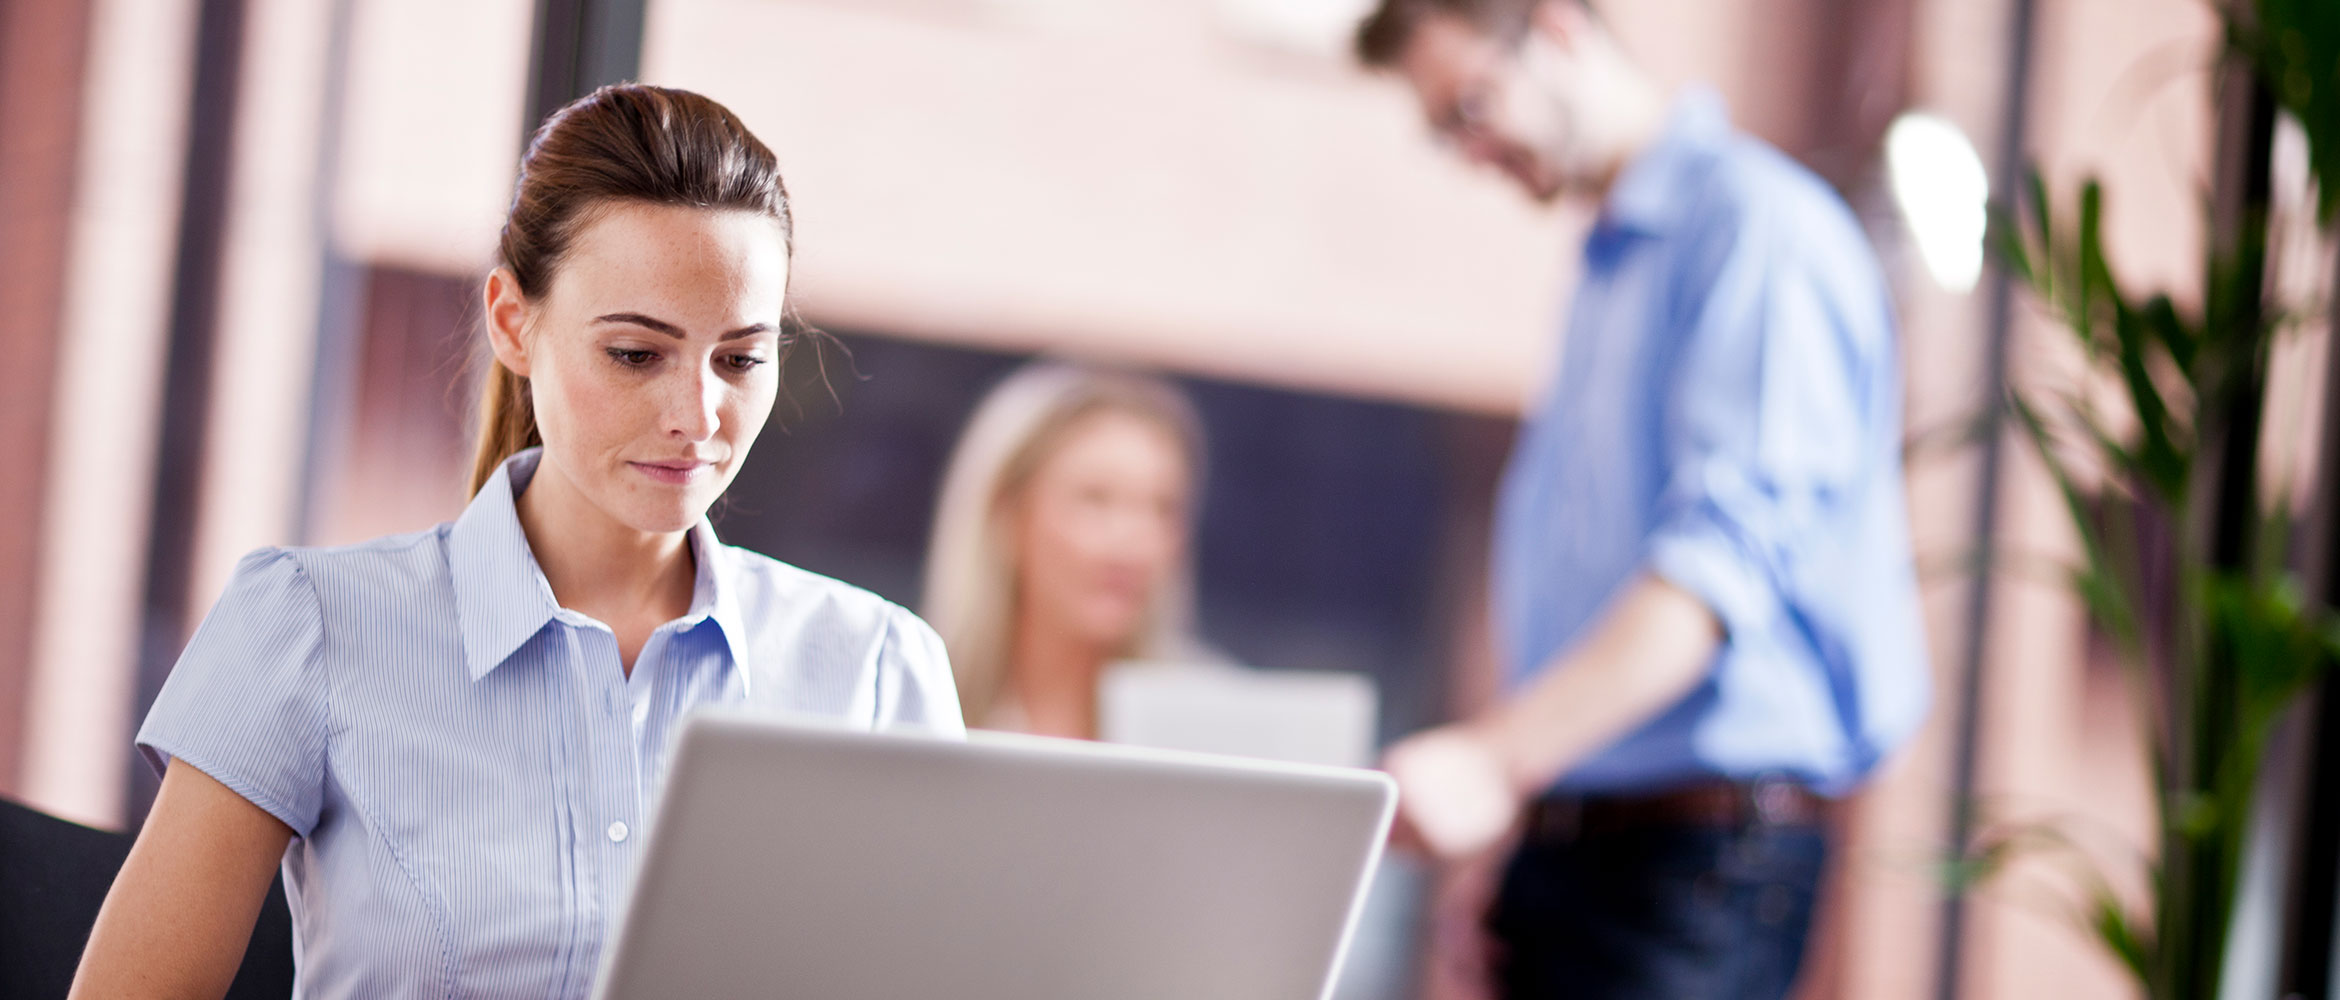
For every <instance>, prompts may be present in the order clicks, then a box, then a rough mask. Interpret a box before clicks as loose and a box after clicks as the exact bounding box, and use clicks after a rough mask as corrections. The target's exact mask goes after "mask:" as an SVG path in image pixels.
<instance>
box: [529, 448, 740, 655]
mask: <svg viewBox="0 0 2340 1000" xmlns="http://www.w3.org/2000/svg"><path fill="white" fill-rule="evenodd" d="M513 506H514V507H515V509H516V510H517V511H518V513H519V516H520V530H521V531H522V532H523V533H525V534H526V535H527V536H528V547H529V550H530V551H531V552H533V553H535V555H536V565H537V567H538V568H539V569H541V570H543V571H544V580H545V583H547V584H549V585H550V586H551V587H552V592H553V600H554V601H556V602H558V603H559V604H560V606H561V607H564V608H568V609H569V610H571V611H576V612H578V613H580V614H584V615H586V616H588V617H591V618H593V619H594V620H595V621H599V622H601V623H602V624H605V625H608V626H609V627H610V630H611V631H613V632H615V633H616V634H617V640H618V650H619V660H620V664H621V666H622V667H623V668H624V669H625V671H626V672H627V674H628V675H631V674H632V672H633V666H634V657H635V655H636V654H637V653H639V652H640V651H641V648H642V646H643V644H644V643H646V642H647V641H648V640H649V636H650V633H651V632H652V631H654V630H656V629H657V627H658V626H659V625H662V624H665V623H666V622H668V621H671V620H673V619H676V618H680V617H682V616H683V615H684V614H686V613H688V612H689V611H690V607H691V594H692V590H693V589H694V587H695V586H696V584H697V572H696V566H695V564H694V562H693V558H692V553H691V546H690V533H689V532H688V531H675V532H645V531H638V530H635V529H633V528H631V527H628V526H626V525H624V524H621V523H619V522H618V521H617V520H616V519H614V518H611V517H610V516H609V515H608V514H607V513H606V512H604V511H602V510H601V508H599V507H597V506H595V505H594V504H592V503H591V502H590V501H587V500H586V499H585V497H584V495H583V494H582V493H579V492H578V490H577V488H576V486H575V485H574V484H572V483H570V482H569V481H568V479H567V478H566V477H564V476H563V475H562V474H561V473H560V471H559V470H558V469H555V468H553V467H551V466H550V464H549V463H540V464H539V465H538V467H537V472H536V476H535V478H534V479H533V481H531V482H530V483H529V484H528V489H527V491H526V492H524V493H522V494H520V496H519V498H518V499H517V500H516V501H515V502H514V505H513Z"/></svg>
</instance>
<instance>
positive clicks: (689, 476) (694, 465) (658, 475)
mask: <svg viewBox="0 0 2340 1000" xmlns="http://www.w3.org/2000/svg"><path fill="white" fill-rule="evenodd" d="M626 464H627V465H631V466H633V467H634V468H636V469H639V470H641V473H642V474H643V475H645V476H649V477H650V478H651V480H652V481H654V482H660V483H665V484H666V485H668V486H685V485H689V484H690V483H691V482H693V481H694V480H697V479H699V478H701V477H703V476H705V475H707V474H708V473H709V472H711V471H713V470H714V468H715V463H713V462H628V463H626Z"/></svg>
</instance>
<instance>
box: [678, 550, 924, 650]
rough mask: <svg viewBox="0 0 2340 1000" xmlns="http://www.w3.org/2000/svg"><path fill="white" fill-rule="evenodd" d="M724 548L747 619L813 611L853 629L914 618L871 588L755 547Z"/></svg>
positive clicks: (895, 624)
mask: <svg viewBox="0 0 2340 1000" xmlns="http://www.w3.org/2000/svg"><path fill="white" fill-rule="evenodd" d="M723 548H724V551H725V552H726V553H727V555H728V557H729V562H730V572H729V575H730V577H731V578H730V579H729V580H727V581H726V583H728V584H729V585H730V586H732V587H735V588H737V593H738V598H737V600H738V604H739V608H740V610H741V611H742V612H744V613H745V614H746V615H747V616H748V617H749V619H750V620H751V621H788V620H791V619H794V620H797V621H802V620H803V618H802V617H801V616H805V615H811V616H816V617H819V618H823V619H828V620H829V621H828V622H827V624H843V625H847V626H849V627H851V628H853V630H855V631H870V630H876V629H882V628H887V627H899V625H900V622H901V620H902V619H908V620H910V621H917V616H916V615H913V614H911V613H910V611H909V610H908V609H906V608H904V607H902V606H901V605H899V604H896V603H894V602H893V601H890V600H887V599H886V598H885V597H883V596H880V595H879V594H877V593H876V592H874V591H871V590H868V589H866V588H863V587H858V586H855V585H853V584H850V583H846V582H845V581H843V580H839V579H837V578H835V577H832V576H826V575H823V574H820V573H815V572H813V571H811V570H808V569H805V568H803V567H801V566H796V565H792V564H789V563H785V562H782V561H780V560H778V559H774V558H772V557H771V556H768V555H765V554H763V553H761V552H757V551H755V550H753V549H746V548H741V547H739V546H737V545H725V546H724V547H723Z"/></svg>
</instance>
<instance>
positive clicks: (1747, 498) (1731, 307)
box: [1648, 219, 1889, 634]
mask: <svg viewBox="0 0 2340 1000" xmlns="http://www.w3.org/2000/svg"><path fill="white" fill-rule="evenodd" d="M1743 221H1744V222H1746V223H1747V224H1746V225H1744V226H1742V227H1739V228H1736V229H1734V230H1733V231H1731V232H1730V233H1729V234H1728V245H1727V248H1726V249H1724V250H1723V251H1722V252H1721V253H1719V254H1715V255H1713V256H1712V257H1711V258H1709V259H1712V260H1714V261H1715V262H1716V263H1717V265H1718V266H1717V267H1716V268H1715V269H1714V270H1713V271H1712V272H1711V273H1710V274H1708V275H1705V276H1701V277H1700V279H1699V280H1697V281H1695V282H1693V283H1691V284H1692V285H1694V286H1696V287H1698V288H1699V289H1700V294H1701V296H1702V297H1701V298H1700V300H1699V301H1698V302H1697V303H1696V308H1695V309H1694V310H1693V311H1692V312H1691V313H1690V316H1689V319H1690V327H1689V329H1688V330H1687V332H1686V336H1685V339H1684V341H1683V342H1682V344H1681V347H1680V349H1679V350H1680V353H1679V355H1678V359H1679V361H1678V368H1677V371H1676V379H1675V381H1674V383H1673V386H1672V389H1671V392H1670V396H1669V398H1668V400H1667V403H1666V406H1665V410H1664V413H1665V420H1666V424H1665V428H1664V437H1663V447H1664V461H1665V469H1664V480H1663V482H1664V485H1663V486H1662V488H1661V492H1660V494H1659V499H1658V509H1657V518H1656V523H1655V528H1654V530H1653V532H1652V534H1651V537H1650V540H1649V551H1648V561H1649V568H1650V570H1651V571H1652V572H1653V573H1655V574H1656V575H1658V576H1659V577H1661V578H1664V579H1666V580H1667V581H1669V582H1671V583H1673V584H1675V585H1676V586H1679V587H1682V588H1683V589H1685V590H1688V591H1690V592H1691V593H1693V594H1695V595H1697V596H1698V597H1699V598H1700V599H1701V600H1703V601H1704V602H1705V603H1706V604H1707V606H1708V607H1709V608H1710V609H1712V610H1713V612H1714V614H1715V616H1716V618H1717V619H1719V620H1720V621H1721V623H1722V625H1723V627H1724V630H1725V631H1726V632H1727V633H1730V634H1740V633H1742V632H1743V631H1744V630H1746V629H1748V628H1750V627H1754V626H1757V625H1760V624H1761V623H1763V622H1765V621H1768V620H1770V619H1771V618H1772V616H1774V615H1776V614H1778V613H1779V610H1780V607H1781V602H1782V597H1781V594H1780V582H1781V581H1782V580H1785V579H1787V578H1788V577H1789V575H1790V574H1789V569H1790V567H1791V565H1792V564H1793V562H1794V560H1795V559H1796V558H1797V554H1798V553H1799V552H1800V551H1802V550H1804V549H1807V548H1809V547H1811V545H1812V544H1813V533H1814V532H1816V531H1821V530H1825V525H1826V524H1827V523H1828V519H1829V516H1830V513H1829V512H1830V511H1831V509H1832V508H1833V507H1835V506H1836V505H1838V504H1839V503H1840V501H1841V500H1842V498H1843V497H1845V496H1846V495H1848V493H1849V492H1850V491H1851V490H1852V489H1853V488H1854V487H1855V486H1856V481H1857V479H1858V478H1859V476H1860V475H1861V469H1862V466H1863V463H1864V462H1866V461H1867V451H1868V446H1867V442H1868V441H1869V439H1870V437H1871V434H1870V430H1869V428H1868V427H1867V426H1866V423H1867V421H1868V419H1869V418H1868V416H1867V413H1866V407H1864V405H1863V404H1862V402H1861V401H1862V399H1863V398H1864V397H1865V385H1864V383H1865V375H1864V372H1865V371H1866V364H1867V361H1866V358H1865V356H1864V345H1865V344H1867V343H1870V342H1872V341H1874V340H1876V339H1878V338H1879V336H1880V335H1883V336H1889V333H1887V332H1881V331H1870V330H1860V329H1855V328H1854V326H1853V324H1854V323H1856V322H1860V320H1858V319H1855V318H1854V317H1858V316H1861V315H1862V311H1860V310H1857V309H1853V308H1851V307H1849V306H1848V304H1847V303H1846V302H1844V301H1841V300H1840V299H1841V296H1840V295H1839V294H1838V292H1839V289H1838V288H1837V287H1836V285H1837V281H1836V280H1831V279H1829V278H1826V277H1823V276H1822V275H1819V274H1816V273H1814V269H1815V267H1816V265H1815V264H1814V262H1812V261H1810V260H1808V259H1806V258H1805V256H1804V255H1803V254H1799V253H1796V252H1793V251H1792V250H1791V249H1790V248H1789V247H1786V246H1780V245H1777V244H1781V243H1788V242H1791V241H1788V240H1785V239H1772V238H1766V236H1765V235H1764V231H1763V230H1764V226H1763V224H1762V223H1761V222H1760V221H1758V220H1753V219H1750V220H1743ZM1774 224H1775V225H1776V222H1774ZM1839 280H1841V279H1839ZM1878 321H1879V322H1881V321H1882V320H1878Z"/></svg>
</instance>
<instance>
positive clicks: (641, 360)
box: [609, 347, 658, 368]
mask: <svg viewBox="0 0 2340 1000" xmlns="http://www.w3.org/2000/svg"><path fill="white" fill-rule="evenodd" d="M609 356H610V357H611V358H613V359H615V360H616V361H617V363H618V364H621V365H625V366H627V367H629V368H640V367H643V366H644V365H648V364H649V363H650V362H653V361H656V360H658V352H656V351H633V350H627V349H626V348H623V347H612V348H610V349H609Z"/></svg>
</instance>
